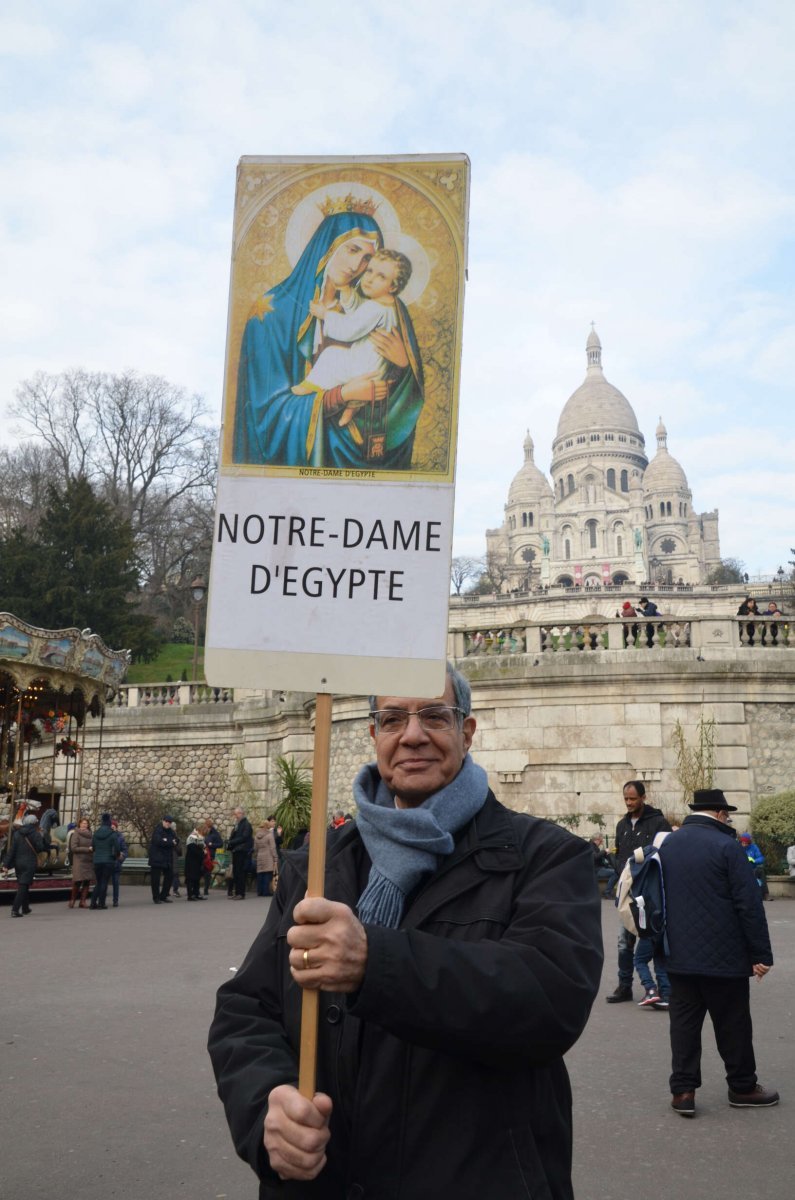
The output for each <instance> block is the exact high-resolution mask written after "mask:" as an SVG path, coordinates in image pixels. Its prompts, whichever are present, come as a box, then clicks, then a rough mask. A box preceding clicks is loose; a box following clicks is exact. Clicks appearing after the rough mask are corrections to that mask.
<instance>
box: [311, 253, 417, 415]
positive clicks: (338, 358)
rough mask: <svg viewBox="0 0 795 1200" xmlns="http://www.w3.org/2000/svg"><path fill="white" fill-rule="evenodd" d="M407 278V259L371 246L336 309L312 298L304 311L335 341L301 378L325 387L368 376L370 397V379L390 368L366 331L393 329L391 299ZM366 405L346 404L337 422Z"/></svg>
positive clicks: (395, 325) (382, 375) (360, 402)
mask: <svg viewBox="0 0 795 1200" xmlns="http://www.w3.org/2000/svg"><path fill="white" fill-rule="evenodd" d="M410 278H411V263H410V262H409V260H408V259H407V258H406V256H405V254H401V253H400V252H399V251H397V250H377V251H376V253H375V254H374V255H373V256H372V258H371V259H370V261H369V263H368V264H367V267H366V268H365V271H364V274H363V275H362V277H361V279H360V280H359V284H358V289H356V288H346V289H344V290H343V291H342V292H341V293H340V297H339V304H340V305H341V307H342V312H339V311H338V310H337V308H336V307H335V308H332V307H330V306H329V305H325V304H321V303H320V302H319V301H317V300H314V301H312V303H311V304H310V305H309V311H310V312H311V314H312V316H313V317H316V318H317V319H318V320H319V321H322V322H323V337H324V340H329V341H331V342H332V343H339V344H334V345H326V346H324V348H323V349H322V350H321V352H320V354H319V355H318V358H317V361H316V362H315V364H314V365H313V367H312V369H311V371H310V372H309V374H308V375H307V377H306V380H305V381H304V382H309V383H313V384H315V386H316V387H319V388H322V389H323V390H324V391H327V390H328V389H329V388H334V387H340V386H341V385H343V384H346V383H349V382H350V381H351V380H352V379H356V378H359V377H362V376H364V377H365V378H369V379H370V380H372V383H373V389H372V391H373V395H372V399H373V400H375V398H376V396H375V384H376V381H377V380H386V379H387V378H388V376H389V373H390V371H391V369H392V368H391V364H390V363H389V362H388V360H387V359H385V358H384V357H383V356H382V355H381V354H379V353H378V351H377V349H376V348H375V346H374V345H373V343H372V342H371V341H370V334H371V333H374V332H375V331H376V330H381V331H383V332H384V333H391V332H392V330H394V329H397V328H398V316H397V313H396V311H395V299H396V297H397V296H398V295H399V294H400V293H401V292H402V291H403V289H404V288H405V286H406V284H407V283H408V281H409V279H410ZM292 390H293V391H294V392H297V391H299V390H302V389H299V388H293V389H292ZM367 403H369V402H368V401H366V400H357V401H351V402H350V403H348V404H347V405H346V407H345V409H344V411H343V413H342V415H341V416H340V419H339V425H340V426H341V427H344V426H345V425H347V424H348V423H349V422H350V421H351V420H352V418H353V416H354V414H355V412H356V410H357V409H358V408H361V407H362V405H364V404H367Z"/></svg>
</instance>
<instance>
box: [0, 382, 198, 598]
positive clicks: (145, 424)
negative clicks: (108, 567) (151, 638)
mask: <svg viewBox="0 0 795 1200" xmlns="http://www.w3.org/2000/svg"><path fill="white" fill-rule="evenodd" d="M11 415H12V417H14V418H16V420H17V422H18V423H19V427H20V431H21V432H23V433H27V434H32V435H34V438H33V439H31V440H30V441H29V442H27V443H26V444H25V447H24V453H25V454H27V455H28V458H29V460H30V461H29V462H27V461H26V462H23V460H22V458H21V457H20V455H21V454H22V452H21V451H20V452H17V458H16V460H15V462H14V463H13V464H8V465H13V466H15V467H17V468H19V469H20V470H21V473H22V475H23V476H24V478H25V479H26V480H27V481H28V482H27V491H28V492H29V493H30V498H29V499H28V498H27V496H26V494H25V493H26V488H25V487H23V488H22V494H23V497H24V498H25V499H24V503H23V504H22V506H21V507H20V504H19V503H16V504H12V503H11V497H9V496H8V495H6V494H4V492H8V490H9V487H10V485H9V484H5V486H4V490H3V491H0V531H2V530H3V528H4V527H5V526H6V525H7V524H8V523H10V524H11V525H12V526H13V527H15V528H19V527H24V517H25V514H26V513H28V514H30V513H34V512H35V508H36V494H37V489H38V488H39V487H40V479H41V475H42V469H41V468H43V467H46V474H47V481H48V482H51V483H53V482H54V483H56V484H65V483H67V482H68V481H69V480H70V479H74V478H76V477H78V476H85V478H86V479H88V481H89V482H90V483H91V485H92V487H93V488H94V490H95V492H96V494H97V495H98V496H99V497H101V498H102V499H104V500H107V501H108V502H109V503H110V504H111V505H112V506H113V508H114V510H115V511H116V513H117V514H118V515H119V516H120V517H121V518H123V519H125V520H128V521H129V522H130V525H131V527H132V531H133V536H134V538H135V546H136V551H137V554H138V563H139V571H140V580H141V584H142V586H143V588H144V589H145V592H146V602H145V607H149V608H150V609H157V608H158V607H164V608H165V610H166V614H167V615H168V614H170V615H171V617H172V619H173V616H175V615H178V613H180V612H182V611H184V610H185V608H186V605H187V607H188V608H189V607H190V601H189V598H188V595H187V591H188V584H189V582H190V580H191V579H192V578H193V577H194V576H195V575H197V574H205V573H206V570H207V564H208V562H209V555H210V548H211V542H212V508H213V498H214V487H215V466H216V456H217V442H218V434H217V430H215V429H213V428H211V427H209V426H208V425H207V424H206V423H205V416H206V412H205V408H204V405H203V402H202V400H201V399H200V397H198V396H195V395H193V396H191V395H188V394H187V393H186V392H185V391H184V390H183V389H182V388H179V387H176V386H175V385H174V384H171V383H169V382H168V381H167V380H165V379H163V378H161V377H160V376H157V375H140V374H138V373H137V372H135V371H125V372H123V373H121V374H106V373H101V372H93V373H92V372H88V371H83V370H72V371H65V372H63V373H62V374H60V375H46V374H43V373H39V374H37V375H34V376H33V377H32V378H31V379H29V380H26V381H25V382H24V383H22V384H21V386H20V387H19V389H18V391H17V396H16V403H15V405H14V406H13V407H12V409H11ZM36 455H38V458H37V457H36ZM10 477H11V478H12V479H14V481H15V483H17V484H18V482H19V478H20V474H19V471H17V472H16V473H14V472H11V473H10ZM164 597H165V598H166V599H167V601H168V602H167V603H166V604H165V605H163V600H164ZM172 610H173V611H172Z"/></svg>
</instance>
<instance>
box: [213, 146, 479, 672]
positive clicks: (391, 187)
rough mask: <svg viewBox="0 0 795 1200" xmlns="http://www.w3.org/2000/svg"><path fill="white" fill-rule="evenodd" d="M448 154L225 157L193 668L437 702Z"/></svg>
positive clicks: (463, 167) (464, 182)
mask: <svg viewBox="0 0 795 1200" xmlns="http://www.w3.org/2000/svg"><path fill="white" fill-rule="evenodd" d="M467 201H468V161H467V160H466V158H465V157H464V156H445V157H440V156H436V157H433V156H413V157H409V158H401V159H388V160H375V159H355V160H341V159H323V160H317V159H314V160H304V159H287V160H285V159H281V160H274V159H243V160H242V161H241V164H240V168H239V174H238V190H237V200H236V221H235V246H234V255H233V266H232V287H231V295H230V317H229V334H228V343H227V369H226V390H225V404H224V433H223V437H222V449H221V461H220V474H219V483H218V500H217V510H216V527H215V542H214V547H213V559H212V566H211V578H210V598H209V611H208V621H207V643H206V650H205V670H206V674H207V678H208V680H209V681H210V682H211V683H212V684H214V685H216V686H236V687H246V688H286V689H290V690H297V691H315V692H335V693H340V692H349V693H354V694H362V693H364V694H367V693H369V692H379V693H381V694H383V693H389V694H393V695H396V694H406V695H412V694H413V695H438V694H440V693H441V691H442V690H443V687H444V661H445V657H446V642H447V609H448V599H449V587H450V583H449V581H450V555H451V547H452V524H453V503H454V477H455V435H456V427H457V401H458V377H459V364H460V343H461V322H462V306H463V286H464V275H465V231H466V215H467Z"/></svg>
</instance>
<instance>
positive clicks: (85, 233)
mask: <svg viewBox="0 0 795 1200" xmlns="http://www.w3.org/2000/svg"><path fill="white" fill-rule="evenodd" d="M0 88H2V92H1V93H0V98H1V101H2V102H1V103H0V415H2V414H4V413H5V410H6V406H7V405H8V403H9V402H10V401H11V400H12V398H13V395H14V391H15V389H16V387H17V386H18V384H19V382H20V381H21V380H22V379H25V378H26V377H28V376H30V375H31V374H32V373H33V372H35V371H37V370H44V371H52V372H56V371H60V370H62V369H63V368H65V367H70V366H83V367H86V368H88V369H96V370H99V369H101V370H110V371H115V370H122V369H124V368H127V367H134V368H137V369H138V370H140V371H142V372H145V373H156V374H162V375H165V376H166V377H167V378H168V379H169V380H171V381H172V382H173V383H176V384H180V385H182V386H184V387H186V388H188V389H189V390H191V391H197V392H200V393H201V394H202V395H203V396H204V397H205V398H206V400H207V404H208V407H209V408H210V410H211V412H212V414H213V417H214V419H215V420H219V419H220V406H221V387H222V373H223V357H224V344H225V332H226V331H225V326H226V307H227V294H228V279H229V250H230V242H231V221H232V200H233V192H234V182H235V166H236V162H237V159H238V158H239V157H240V155H242V154H282V153H283V154H312V153H319V154H349V153H362V154H364V153H368V154H381V153H384V154H392V153H421V152H428V153H430V152H448V151H465V152H466V153H468V154H469V156H470V158H471V160H472V203H471V214H470V217H471V219H470V230H469V285H468V290H467V299H466V318H465V329H464V361H463V382H462V395H461V427H460V441H459V456H458V486H457V507H456V513H457V516H456V540H455V552H456V553H458V554H475V555H478V554H482V553H483V552H484V550H485V542H484V530H485V529H486V528H487V527H492V526H496V525H498V524H499V523H500V522H501V520H502V510H503V504H504V503H505V499H506V496H507V490H508V486H509V484H510V481H511V479H512V477H513V475H514V474H515V472H516V471H517V470H518V469H519V467H520V466H521V463H522V457H523V456H522V441H523V438H524V435H525V430H526V429H528V428H529V430H530V432H531V433H532V435H533V438H534V440H535V445H536V455H535V457H536V462H537V464H538V465H539V466H540V467H541V468H542V469H543V470H545V471H548V469H549V462H550V456H551V443H552V439H553V436H554V433H555V428H556V425H557V420H558V417H559V415H560V411H561V409H562V407H563V405H564V403H565V401H566V399H567V398H568V396H569V395H570V394H571V392H572V391H574V389H575V388H576V387H577V386H579V384H580V383H581V382H582V379H583V377H584V372H585V350H584V347H585V339H586V337H587V334H588V332H589V329H590V322H591V321H594V322H595V324H596V329H597V332H598V333H599V336H600V338H601V340H602V345H603V364H604V369H605V374H606V376H607V378H608V379H609V380H610V382H611V383H613V384H615V386H616V387H618V388H620V390H621V391H622V392H623V393H624V394H625V395H626V396H627V398H628V399H629V401H630V403H631V404H632V405H633V407H634V409H635V412H636V414H637V416H638V420H639V423H640V426H641V429H642V431H643V432H644V434H645V437H646V446H647V452H648V453H649V457H651V455H652V454H653V452H654V449H655V439H654V430H655V426H656V424H657V420H658V418H659V417H660V416H662V417H663V419H664V421H665V423H666V425H667V427H668V449H669V450H670V452H671V453H672V454H673V455H674V457H676V458H677V459H678V460H679V461H680V463H681V464H682V466H683V467H684V469H685V471H686V473H687V476H688V479H689V482H690V486H691V488H692V491H693V502H694V505H695V507H696V509H697V510H698V511H705V510H710V509H713V508H716V507H717V508H719V509H720V518H721V519H720V530H721V549H722V553H723V554H724V556H732V557H737V558H740V559H742V560H743V561H744V562H745V564H746V568H747V570H748V571H749V572H750V573H752V574H756V573H757V572H771V571H774V570H775V569H776V567H777V566H778V565H779V564H780V563H782V562H783V563H784V564H785V565H786V559H787V557H791V555H789V548H790V546H792V545H794V544H795V523H793V520H792V513H793V499H794V498H795V496H794V493H795V486H794V485H793V459H794V458H795V454H794V451H795V421H793V381H792V379H793V367H794V366H795V315H794V314H793V295H794V294H795V254H794V253H793V229H795V146H794V145H793V128H795V122H794V121H793V113H794V112H795V5H793V4H792V3H791V0H756V2H755V4H754V5H752V6H751V5H748V4H747V3H742V4H740V3H727V2H715V3H706V2H704V0H701V2H699V0H689V2H687V3H679V2H677V0H669V2H668V3H666V4H664V5H656V6H653V5H642V4H639V3H637V2H635V0H627V2H626V3H621V2H619V0H600V2H599V3H598V4H597V3H593V4H591V3H567V2H565V0H561V2H558V3H535V2H533V0H526V2H516V0H503V3H501V4H499V5H495V4H493V3H486V2H485V0H483V2H482V3H481V2H476V0H456V2H455V3H451V2H448V0H433V2H432V3H428V0H403V2H402V3H400V4H396V5H389V6H386V5H379V6H377V10H376V6H372V8H371V10H369V11H368V9H367V8H366V7H365V6H361V5H352V4H350V5H348V4H345V3H344V2H341V0H340V2H338V3H337V4H336V5H330V4H328V3H326V2H323V3H302V2H301V0H295V2H294V3H291V4H285V3H284V2H283V0H278V2H277V0H255V2H251V0H236V3H234V4H229V3H220V2H218V3H216V2H211V0H204V2H202V0H199V2H196V3H182V2H180V0H174V2H168V0H157V2H154V0H139V2H138V3H137V4H135V5H132V4H130V3H129V0H127V2H126V3H124V4H120V3H116V2H115V0H105V2H103V3H102V4H97V3H96V2H86V3H81V2H79V0H57V2H53V3H36V0H25V2H24V3H18V2H17V0H5V2H4V3H3V5H2V8H1V9H0ZM12 437H13V430H12V428H11V427H10V425H9V422H8V420H4V421H3V422H2V424H0V441H1V440H11V438H12Z"/></svg>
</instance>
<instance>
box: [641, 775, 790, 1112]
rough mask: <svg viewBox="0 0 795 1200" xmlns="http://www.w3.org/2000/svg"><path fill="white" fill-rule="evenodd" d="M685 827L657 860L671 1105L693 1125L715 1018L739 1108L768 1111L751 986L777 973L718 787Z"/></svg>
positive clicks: (696, 797) (757, 897) (774, 1095)
mask: <svg viewBox="0 0 795 1200" xmlns="http://www.w3.org/2000/svg"><path fill="white" fill-rule="evenodd" d="M689 807H690V808H691V809H692V813H691V815H690V816H688V817H686V818H685V820H684V822H683V824H682V828H681V829H679V830H678V831H677V832H676V833H675V834H673V835H672V836H671V837H668V838H666V839H665V842H664V843H663V845H662V846H661V847H660V850H659V854H660V860H661V862H662V867H663V876H664V879H665V901H666V928H667V933H668V942H669V947H670V953H669V958H668V974H669V976H670V979H671V1001H670V1009H669V1012H670V1018H671V1058H672V1068H671V1078H670V1087H671V1093H672V1096H673V1099H672V1100H671V1107H672V1108H673V1109H674V1111H675V1112H678V1113H679V1114H680V1116H683V1117H694V1116H695V1113H696V1104H695V1094H696V1090H697V1089H698V1088H699V1087H700V1086H701V1028H702V1026H703V1024H704V1017H705V1016H706V1015H707V1013H709V1016H710V1020H711V1021H712V1024H713V1026H714V1029H715V1040H716V1042H717V1045H718V1052H719V1053H720V1056H721V1058H722V1059H723V1062H724V1065H725V1067H726V1082H727V1083H728V1085H729V1104H730V1105H731V1106H732V1107H733V1108H769V1107H771V1106H772V1105H774V1104H778V1098H779V1097H778V1092H775V1091H771V1090H770V1089H768V1088H764V1087H762V1085H761V1084H760V1083H759V1081H758V1079H757V1075H756V1061H755V1059H754V1047H753V1028H752V1025H751V1002H750V989H749V979H750V976H751V975H755V976H756V977H757V979H762V978H764V976H765V975H766V974H767V973H768V971H769V970H770V968H771V967H772V966H773V954H772V952H771V949H770V936H769V934H768V929H767V919H766V917H765V910H764V907H763V905H762V897H761V894H760V891H759V888H758V886H757V882H756V879H755V877H754V873H753V871H752V870H751V866H750V864H749V862H748V859H747V857H746V855H745V853H744V851H743V850H742V848H741V846H740V845H739V843H738V842H737V835H736V834H735V831H734V829H733V828H732V827H731V825H730V824H729V823H728V817H729V813H732V812H736V811H737V808H736V806H735V805H733V804H729V803H728V801H727V800H726V797H725V795H724V794H723V792H722V791H721V790H720V788H705V789H702V790H699V791H696V792H694V793H693V801H692V803H691V804H690V806H689Z"/></svg>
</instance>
